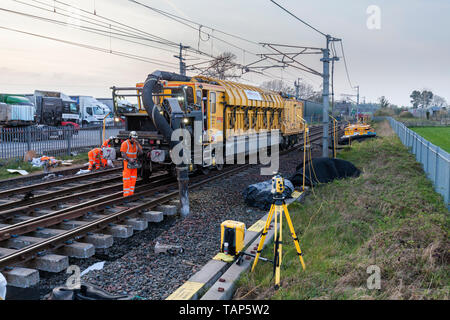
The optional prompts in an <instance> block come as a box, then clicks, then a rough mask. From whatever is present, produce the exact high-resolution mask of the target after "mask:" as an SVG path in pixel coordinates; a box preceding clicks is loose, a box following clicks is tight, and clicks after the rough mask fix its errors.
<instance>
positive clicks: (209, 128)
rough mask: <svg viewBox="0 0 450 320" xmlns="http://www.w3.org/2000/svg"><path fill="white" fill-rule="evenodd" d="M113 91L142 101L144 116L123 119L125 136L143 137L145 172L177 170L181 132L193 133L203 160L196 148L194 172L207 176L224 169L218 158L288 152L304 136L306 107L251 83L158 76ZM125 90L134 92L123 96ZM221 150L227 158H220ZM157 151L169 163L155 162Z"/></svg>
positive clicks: (115, 95)
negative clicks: (174, 160)
mask: <svg viewBox="0 0 450 320" xmlns="http://www.w3.org/2000/svg"><path fill="white" fill-rule="evenodd" d="M112 89H113V98H114V100H116V98H117V97H118V96H130V95H134V96H136V97H137V100H138V105H139V110H140V111H139V113H137V114H136V113H135V114H125V115H124V116H125V117H126V131H124V132H122V133H121V136H122V137H125V136H126V134H127V132H129V131H132V130H134V131H137V132H138V135H139V139H140V140H141V143H142V145H143V147H144V149H145V151H146V156H145V159H147V160H145V159H144V161H145V162H148V164H147V165H145V166H143V167H147V169H146V170H150V171H151V170H152V168H154V167H155V166H156V165H168V164H170V165H172V167H173V164H171V161H170V158H169V153H170V152H169V151H168V150H170V147H171V143H170V141H171V135H172V133H173V132H174V130H176V129H177V128H185V129H187V130H188V131H189V132H190V134H191V137H192V141H191V142H192V143H191V145H196V146H198V145H201V149H202V152H201V153H200V156H199V154H198V153H194V151H195V150H194V149H195V148H194V147H193V148H192V149H193V150H192V155H191V163H192V165H191V168H198V169H201V170H203V171H208V170H209V169H210V168H214V167H215V168H218V169H220V168H221V166H222V163H223V162H222V161H219V159H218V158H219V156H220V157H221V159H224V158H226V157H227V156H228V155H230V154H238V155H239V154H242V153H244V154H245V155H249V154H252V153H256V152H259V151H260V150H261V148H270V146H273V145H274V144H279V145H280V146H281V148H287V147H289V146H291V145H293V144H295V143H296V142H297V141H298V138H299V137H300V134H301V133H302V132H303V122H302V121H301V118H303V109H304V108H303V102H301V101H297V100H295V99H292V98H287V97H284V96H283V95H281V94H280V93H276V92H273V91H268V90H263V89H261V88H258V87H254V86H250V85H246V84H241V83H237V82H232V81H226V80H219V79H214V78H209V77H204V76H194V77H187V76H182V75H178V74H174V73H169V72H162V71H156V72H154V73H153V74H150V75H149V77H148V79H147V81H146V82H145V84H143V83H139V84H137V85H136V86H135V87H130V88H117V87H113V88H112ZM125 90H128V91H134V93H133V94H126V93H125V94H124V93H121V92H123V91H125ZM275 135H277V138H278V139H276V138H275ZM262 137H264V139H266V137H267V139H266V140H263V139H262ZM261 141H265V142H267V143H261ZM155 150H157V151H158V152H156V151H155ZM217 150H223V151H224V154H220V155H219V154H218V153H217ZM152 151H154V152H153V153H155V152H156V153H158V154H159V155H161V153H165V155H166V157H165V158H164V161H161V160H162V157H160V156H159V158H158V159H156V157H152ZM216 153H217V154H216ZM155 160H158V161H155ZM147 175H148V174H146V176H147Z"/></svg>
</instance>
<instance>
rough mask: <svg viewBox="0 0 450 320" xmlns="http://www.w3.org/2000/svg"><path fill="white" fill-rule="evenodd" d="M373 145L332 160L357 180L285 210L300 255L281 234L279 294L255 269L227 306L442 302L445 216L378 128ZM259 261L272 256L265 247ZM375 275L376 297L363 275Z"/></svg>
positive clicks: (264, 266)
mask: <svg viewBox="0 0 450 320" xmlns="http://www.w3.org/2000/svg"><path fill="white" fill-rule="evenodd" d="M376 130H377V133H378V134H379V135H380V136H381V137H380V138H378V139H371V140H367V141H364V142H362V143H354V144H353V146H352V148H351V149H347V150H344V151H342V152H341V153H340V154H339V157H340V158H342V159H345V160H348V161H351V162H353V163H354V164H355V165H356V166H357V167H358V168H360V169H361V170H362V171H363V173H362V174H361V176H360V177H358V178H350V179H345V180H337V181H334V182H332V183H329V184H326V185H321V186H318V187H316V188H315V189H314V192H313V194H310V195H309V196H307V198H306V200H305V203H304V204H293V205H291V206H289V211H290V214H291V218H292V220H293V224H294V227H295V229H296V232H297V236H298V237H299V239H300V246H301V249H302V251H303V253H304V259H305V263H306V271H303V270H302V268H301V265H300V262H299V259H298V256H297V254H296V251H295V248H294V245H293V241H292V238H291V237H290V233H289V230H288V229H287V224H286V223H284V224H283V227H286V228H284V231H283V242H284V245H283V251H284V256H283V264H282V269H281V285H282V287H281V288H280V289H279V290H278V291H275V290H274V289H273V282H274V280H273V279H272V265H271V264H269V263H264V262H262V261H260V262H259V263H258V265H257V267H256V270H255V272H254V273H250V272H249V273H245V274H244V275H243V276H242V277H241V279H240V280H239V284H238V285H239V287H238V290H237V291H236V294H235V297H234V298H235V299H240V298H243V299H448V298H449V295H450V294H449V289H450V281H449V279H450V277H449V268H448V265H449V262H450V255H449V249H450V246H449V241H448V234H447V232H448V229H449V228H448V227H449V215H448V211H447V208H446V207H445V205H444V202H443V199H442V197H441V196H440V195H439V194H437V193H436V192H435V191H434V190H433V187H432V185H431V182H430V181H428V180H427V179H426V177H425V174H424V172H423V170H422V169H421V167H420V164H418V163H417V162H416V161H415V160H414V157H413V155H411V154H410V153H408V150H407V149H406V148H405V147H404V146H403V145H402V144H401V142H400V140H399V139H398V138H397V136H395V135H394V133H393V131H392V130H391V128H390V127H389V125H388V123H387V122H386V121H384V122H383V123H381V124H378V125H376ZM262 256H265V257H272V256H273V245H272V244H269V245H268V246H267V247H266V249H265V250H264V251H263V253H262ZM370 265H377V266H378V267H379V268H380V270H381V289H379V290H377V289H371V290H369V289H368V288H367V280H368V277H369V276H370V275H371V274H368V273H367V267H368V266H370Z"/></svg>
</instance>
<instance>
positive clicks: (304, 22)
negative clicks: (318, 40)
mask: <svg viewBox="0 0 450 320" xmlns="http://www.w3.org/2000/svg"><path fill="white" fill-rule="evenodd" d="M270 1H271V2H272V3H274V4H275V5H277V6H278V7H279V8H281V9H282V10H283V11H285V12H287V13H288V14H290V15H291V16H293V17H294V18H295V19H297V20H298V21H300V22H301V23H303V24H304V25H306V26H308V27H310V28H311V29H313V30H314V31H316V32H318V33H320V34H321V35H323V36H325V37H326V36H327V35H326V34H325V33H323V32H322V31H320V30H318V29H317V28H314V27H313V26H312V25H310V24H309V23H307V22H306V21H304V20H303V19H300V18H299V17H297V16H296V15H295V14H293V13H292V12H290V11H289V10H287V9H286V8H284V7H282V6H281V5H279V4H278V3H276V2H275V1H273V0H270Z"/></svg>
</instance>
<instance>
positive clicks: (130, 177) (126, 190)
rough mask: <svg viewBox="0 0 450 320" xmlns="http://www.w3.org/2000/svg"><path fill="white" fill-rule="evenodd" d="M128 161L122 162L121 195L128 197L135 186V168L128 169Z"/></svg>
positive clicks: (132, 192)
mask: <svg viewBox="0 0 450 320" xmlns="http://www.w3.org/2000/svg"><path fill="white" fill-rule="evenodd" d="M127 165H128V161H124V162H123V196H124V197H128V196H132V195H133V194H134V188H135V186H136V179H137V170H138V169H128V167H127Z"/></svg>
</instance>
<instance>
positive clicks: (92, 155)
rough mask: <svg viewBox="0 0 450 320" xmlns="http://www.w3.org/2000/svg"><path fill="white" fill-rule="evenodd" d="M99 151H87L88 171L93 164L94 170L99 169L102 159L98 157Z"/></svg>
mask: <svg viewBox="0 0 450 320" xmlns="http://www.w3.org/2000/svg"><path fill="white" fill-rule="evenodd" d="M100 151H101V149H99V148H95V149H92V150H91V151H89V153H88V157H89V168H88V170H92V169H93V167H94V164H95V169H96V170H98V169H100V161H103V160H104V159H103V158H102V157H101V155H100Z"/></svg>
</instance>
